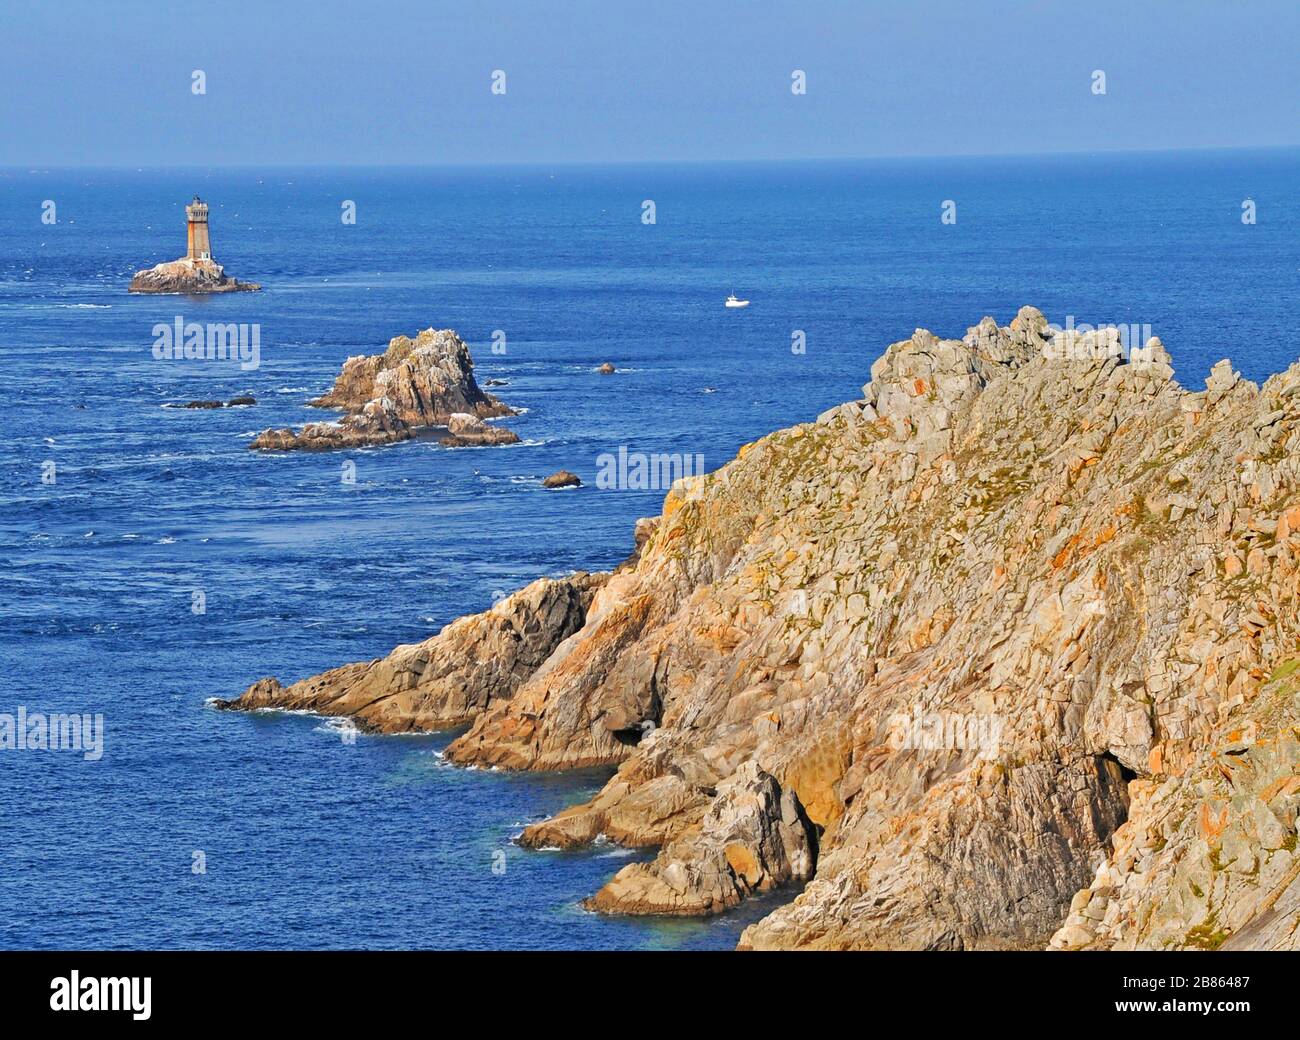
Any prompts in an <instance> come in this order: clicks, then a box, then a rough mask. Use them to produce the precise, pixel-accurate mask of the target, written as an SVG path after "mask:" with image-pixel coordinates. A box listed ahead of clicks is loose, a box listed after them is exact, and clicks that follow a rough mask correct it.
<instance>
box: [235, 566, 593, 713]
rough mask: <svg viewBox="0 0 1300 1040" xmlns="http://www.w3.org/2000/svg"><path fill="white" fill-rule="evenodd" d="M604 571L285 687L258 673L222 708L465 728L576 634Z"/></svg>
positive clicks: (526, 593)
mask: <svg viewBox="0 0 1300 1040" xmlns="http://www.w3.org/2000/svg"><path fill="white" fill-rule="evenodd" d="M603 581H604V575H592V574H576V575H574V576H573V577H570V578H565V579H563V580H558V581H557V580H553V579H551V578H540V579H538V580H537V581H535V582H533V583H532V584H531V585H526V586H525V587H524V588H522V589H520V590H519V591H518V592H516V593H514V594H513V595H511V596H508V597H506V598H505V599H503V600H502V601H501V602H500V603H498V604H496V605H495V606H494V607H493V608H492V609H491V610H489V611H487V612H485V613H483V614H474V615H471V616H469V617H464V618H460V619H459V620H457V621H453V622H452V623H451V624H449V625H447V626H446V627H445V628H443V630H442V631H441V632H439V633H438V634H437V635H436V636H433V637H431V638H429V639H426V640H424V641H423V642H420V643H413V644H410V645H407V646H399V647H397V648H396V649H395V650H394V651H393V652H392V653H390V654H389V655H388V656H387V657H382V658H378V659H376V660H374V661H369V662H359V663H356V664H348V665H343V666H342V667H341V668H334V669H331V670H330V671H328V672H323V673H321V674H320V675H316V676H313V677H311V678H310V679H304V680H302V681H301V682H296V683H294V684H293V685H292V686H288V687H285V686H281V685H280V682H279V680H277V679H261V680H259V681H258V682H255V683H254V684H253V685H252V686H250V687H249V688H248V689H247V690H245V691H244V693H243V694H242V695H241V696H240V697H238V698H237V699H235V700H231V701H218V702H217V706H218V707H220V708H226V709H233V710H241V711H249V710H256V709H259V708H281V709H289V710H298V711H315V712H319V713H321V714H322V715H342V716H350V717H352V718H353V719H355V720H356V722H357V724H358V726H359V727H360V728H362V729H365V730H370V731H373V732H378V733H408V732H416V731H425V730H436V729H445V728H449V727H453V726H459V725H463V724H464V723H465V722H467V721H469V720H470V719H471V718H473V717H474V716H475V715H476V714H478V713H479V712H480V711H482V710H483V709H484V708H485V707H487V705H489V704H491V703H492V702H493V701H495V700H500V699H503V698H509V697H511V696H512V695H513V694H514V692H515V689H516V688H517V687H518V686H519V684H520V683H521V682H523V681H524V680H525V679H526V678H528V677H529V676H532V675H534V674H535V673H536V672H537V670H538V668H539V667H541V665H542V663H543V662H544V661H545V660H546V659H547V658H548V657H549V656H550V655H551V653H552V652H553V651H554V650H555V648H556V647H557V646H559V645H560V643H561V642H563V641H564V640H565V639H566V638H568V637H569V636H570V635H572V634H573V633H574V632H576V631H577V630H578V629H579V628H580V627H581V626H582V622H583V619H584V618H585V616H586V611H587V606H588V604H589V603H590V601H591V596H592V592H593V591H594V590H595V589H596V588H598V587H599V586H600V584H601V583H602V582H603Z"/></svg>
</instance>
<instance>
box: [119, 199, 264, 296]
mask: <svg viewBox="0 0 1300 1040" xmlns="http://www.w3.org/2000/svg"><path fill="white" fill-rule="evenodd" d="M185 238H186V250H185V255H184V256H183V257H181V258H180V259H179V260H169V261H168V262H167V263H164V264H154V266H153V267H147V268H145V269H144V270H143V271H136V273H135V274H134V275H133V276H132V278H131V285H130V287H129V288H128V290H127V291H128V292H138V293H226V292H255V291H257V290H258V289H260V288H262V287H261V286H260V285H258V284H257V283H256V282H241V281H240V280H239V279H238V278H231V277H230V276H229V275H228V274H226V270H225V268H224V267H222V266H221V265H220V264H219V263H217V262H216V261H215V260H213V259H212V240H211V239H209V238H208V204H207V203H206V202H204V201H203V200H202V199H201V198H199V197H198V196H197V195H195V196H194V201H193V202H191V203H190V204H189V205H187V206H186V207H185Z"/></svg>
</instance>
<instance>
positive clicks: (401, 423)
mask: <svg viewBox="0 0 1300 1040" xmlns="http://www.w3.org/2000/svg"><path fill="white" fill-rule="evenodd" d="M310 403H311V404H312V406H313V407H316V408H337V409H340V410H341V411H342V412H343V413H344V415H343V417H342V419H340V420H339V421H338V422H318V423H308V424H307V425H306V426H304V427H303V428H302V429H301V430H298V431H294V430H290V429H280V430H265V431H263V432H262V433H260V434H259V435H258V436H257V437H256V439H254V440H253V442H252V443H251V444H250V445H249V447H250V448H253V449H257V450H271V451H290V450H293V449H307V450H316V451H322V450H330V449H334V448H362V447H367V446H370V445H375V444H391V443H394V442H396V441H404V440H409V439H410V438H411V437H414V436H416V435H418V433H419V432H420V431H421V430H422V429H424V428H427V427H437V426H447V427H448V428H449V430H448V433H447V435H446V436H445V437H444V438H443V443H445V444H448V445H449V446H454V447H459V446H464V445H473V444H513V443H516V442H517V441H518V440H519V437H518V435H517V434H515V433H514V432H512V431H510V430H506V429H502V428H500V427H492V426H488V425H487V424H485V423H483V422H481V421H479V420H482V419H487V418H493V417H495V416H501V415H514V414H515V411H514V409H513V408H510V407H509V406H507V405H505V404H502V403H501V402H500V401H499V400H497V399H496V398H495V397H493V396H492V395H491V394H488V393H484V392H483V391H482V390H481V389H479V385H478V383H477V382H476V381H475V379H474V362H473V360H472V359H471V358H470V355H469V347H467V346H466V345H465V342H464V340H462V339H461V338H460V337H459V336H457V335H456V333H454V332H452V331H451V330H450V329H442V330H434V329H425V330H424V331H423V332H421V333H419V335H417V336H416V337H415V339H411V338H410V337H409V336H397V337H396V338H394V339H393V340H391V341H390V342H389V344H388V349H387V350H386V351H384V353H382V354H372V355H369V356H367V355H358V356H356V357H350V358H348V359H347V360H346V361H345V362H344V363H343V370H342V371H341V372H340V373H339V376H338V378H337V379H336V380H335V381H334V386H333V388H332V389H331V390H330V391H329V392H328V393H326V394H324V395H322V396H321V397H318V398H316V399H315V400H314V401H312V402H310Z"/></svg>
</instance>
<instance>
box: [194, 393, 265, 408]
mask: <svg viewBox="0 0 1300 1040" xmlns="http://www.w3.org/2000/svg"><path fill="white" fill-rule="evenodd" d="M254 404H257V398H256V397H253V396H251V395H244V396H243V397H232V398H231V399H230V400H229V401H186V402H185V404H183V405H181V406H180V407H182V408H247V407H248V406H249V405H254Z"/></svg>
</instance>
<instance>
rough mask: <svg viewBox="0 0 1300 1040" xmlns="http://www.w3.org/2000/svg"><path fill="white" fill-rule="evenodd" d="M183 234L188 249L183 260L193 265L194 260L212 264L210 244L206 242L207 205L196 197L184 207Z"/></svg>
mask: <svg viewBox="0 0 1300 1040" xmlns="http://www.w3.org/2000/svg"><path fill="white" fill-rule="evenodd" d="M185 222H186V224H185V234H186V239H187V241H188V242H189V249H188V250H187V251H186V253H185V259H186V260H189V261H190V262H191V263H193V262H194V261H196V260H203V261H207V262H208V263H211V262H212V243H211V242H210V241H209V240H208V204H207V203H206V202H204V201H203V200H202V199H201V198H199V197H198V196H197V195H195V196H194V201H193V202H191V203H190V204H189V205H188V206H186V207H185Z"/></svg>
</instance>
